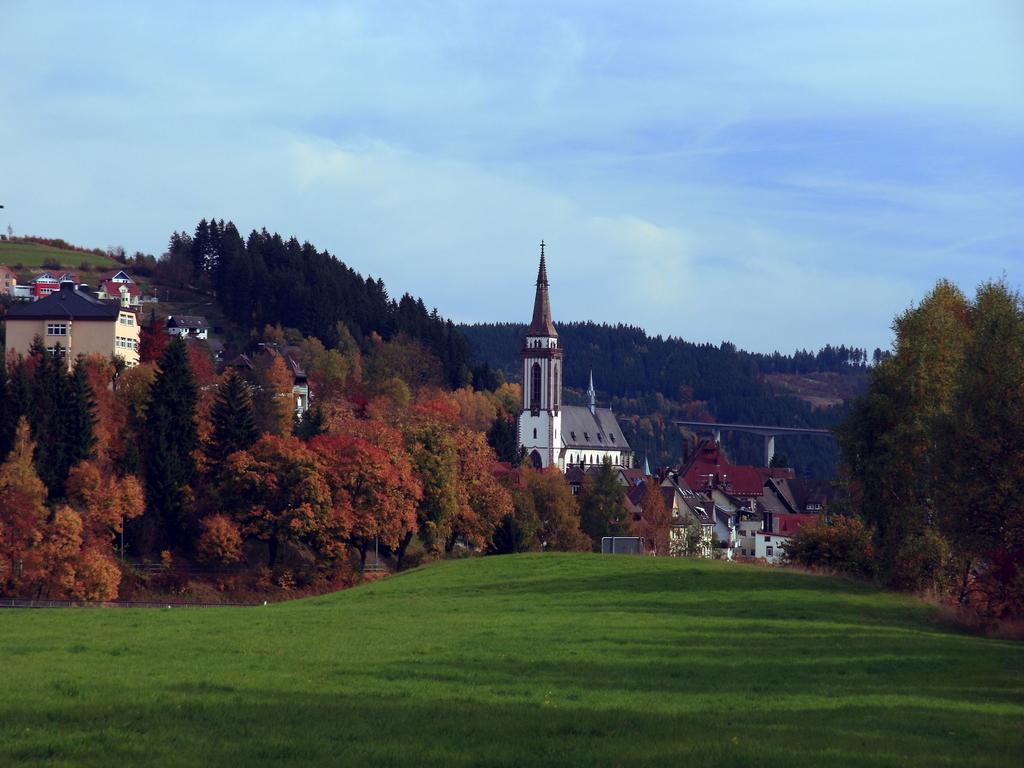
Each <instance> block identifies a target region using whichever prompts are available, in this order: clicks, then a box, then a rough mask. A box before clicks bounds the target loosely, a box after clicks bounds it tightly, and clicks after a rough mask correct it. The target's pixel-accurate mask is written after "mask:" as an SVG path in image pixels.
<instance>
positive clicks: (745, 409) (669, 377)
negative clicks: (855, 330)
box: [460, 322, 866, 477]
mask: <svg viewBox="0 0 1024 768" xmlns="http://www.w3.org/2000/svg"><path fill="white" fill-rule="evenodd" d="M556 326H557V328H558V334H559V339H560V343H561V345H562V347H563V348H564V349H565V351H566V354H565V363H564V365H565V368H564V383H565V386H566V388H567V391H566V393H565V399H566V402H567V403H573V402H574V401H575V402H577V403H581V402H582V397H583V395H582V392H583V390H585V389H586V387H587V382H588V379H589V376H590V371H591V370H593V372H594V383H595V385H596V386H597V389H598V398H599V404H600V405H606V406H611V407H612V408H613V409H614V410H615V411H616V413H617V414H618V415H619V417H620V419H622V421H623V425H622V427H623V432H624V434H625V435H626V437H627V439H628V440H629V441H630V445H631V446H632V447H633V450H634V451H635V452H636V455H638V456H643V455H644V454H645V453H647V454H649V456H650V460H651V462H652V463H653V464H655V465H656V466H664V465H667V464H670V463H678V462H679V461H680V460H681V459H682V458H683V453H684V445H683V434H682V432H681V430H680V429H679V428H678V427H676V426H675V425H674V424H673V423H672V420H673V419H681V420H686V421H705V420H706V421H718V422H734V423H736V422H738V423H754V424H774V425H780V426H791V427H817V428H826V429H827V428H830V427H832V426H834V425H835V424H836V423H838V422H839V420H840V419H841V418H842V416H843V415H844V414H845V412H846V406H833V407H831V408H820V409H814V408H812V407H811V406H810V405H809V404H808V403H807V402H806V401H804V400H802V399H800V398H798V397H796V396H795V395H790V394H786V393H783V392H778V391H776V390H775V389H773V387H772V386H771V385H770V384H768V383H767V382H766V381H765V380H764V378H763V374H764V373H766V372H776V371H791V370H815V371H830V370H851V369H857V370H859V369H860V368H861V367H863V365H864V363H865V360H866V352H865V351H864V350H861V349H855V348H848V347H845V346H840V347H825V348H824V349H823V350H821V351H820V352H818V353H816V354H813V355H812V354H810V353H799V352H798V353H796V354H794V355H793V356H783V355H778V354H776V355H755V354H751V353H748V352H743V351H740V350H737V349H736V348H735V346H734V345H732V344H729V343H722V344H721V345H717V346H716V345H714V344H695V343H693V342H688V341H684V340H682V339H678V338H674V337H668V338H663V337H661V336H648V335H647V334H646V333H645V332H644V331H643V330H642V329H640V328H636V327H633V326H627V325H605V324H598V323H592V322H586V323H556ZM460 328H461V330H462V332H463V333H464V334H465V335H466V337H467V338H468V339H469V340H470V341H471V342H472V345H473V350H474V353H475V355H476V356H477V359H478V360H480V361H482V363H486V364H489V365H490V366H492V367H493V368H495V369H499V370H501V371H503V372H504V373H505V375H506V376H507V377H508V378H510V379H511V380H513V381H514V380H516V379H517V377H518V375H519V373H518V368H519V351H520V348H521V347H522V343H523V338H524V334H525V330H526V327H525V326H524V325H522V324H518V323H489V324H477V325H466V326H460ZM573 390H575V392H574V391H573ZM726 442H727V446H728V448H729V450H730V455H731V456H732V458H733V459H734V460H736V461H739V462H746V463H752V464H757V463H760V462H761V461H763V455H764V445H763V443H762V440H761V438H759V437H756V436H750V435H726ZM776 447H777V449H778V450H779V451H780V452H783V451H784V452H785V454H786V455H787V456H788V457H789V458H790V459H792V461H793V466H794V468H795V469H796V470H797V472H798V473H799V474H801V475H803V476H809V477H834V476H835V473H836V466H837V461H838V451H837V450H836V447H835V445H834V444H833V443H832V441H830V440H820V439H819V440H816V439H813V438H799V437H797V438H792V437H790V438H779V439H778V441H777V444H776Z"/></svg>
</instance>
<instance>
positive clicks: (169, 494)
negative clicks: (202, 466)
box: [146, 339, 199, 549]
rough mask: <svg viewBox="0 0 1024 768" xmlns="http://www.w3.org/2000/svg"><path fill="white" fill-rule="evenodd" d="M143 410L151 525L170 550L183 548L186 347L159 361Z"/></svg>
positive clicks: (192, 405)
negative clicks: (155, 528)
mask: <svg viewBox="0 0 1024 768" xmlns="http://www.w3.org/2000/svg"><path fill="white" fill-rule="evenodd" d="M150 395H151V397H150V402H149V406H148V408H147V409H146V498H147V500H148V502H149V509H148V513H149V517H150V522H151V523H153V524H155V525H156V527H157V528H158V530H162V533H163V534H164V536H165V537H166V539H165V542H164V543H165V544H166V547H167V548H169V549H174V548H175V547H177V546H179V545H181V544H183V543H184V542H185V540H186V535H187V532H188V529H189V526H190V522H191V521H190V520H189V519H188V512H189V503H188V492H187V491H188V488H187V487H188V484H189V483H190V482H191V481H192V478H193V476H194V475H195V469H196V468H195V460H194V458H193V456H192V452H193V451H194V450H195V449H196V448H197V447H198V445H199V436H198V433H197V431H196V417H195V411H196V401H197V392H196V385H195V381H194V379H193V377H192V369H191V368H189V365H188V354H187V350H186V348H185V342H184V341H182V340H181V339H174V340H173V341H171V343H170V344H168V346H167V351H166V352H165V353H164V356H163V357H162V358H161V359H160V373H159V374H157V377H156V379H155V380H154V381H153V386H152V389H151V390H150ZM151 544H152V542H151Z"/></svg>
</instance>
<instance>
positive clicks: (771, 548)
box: [754, 514, 819, 563]
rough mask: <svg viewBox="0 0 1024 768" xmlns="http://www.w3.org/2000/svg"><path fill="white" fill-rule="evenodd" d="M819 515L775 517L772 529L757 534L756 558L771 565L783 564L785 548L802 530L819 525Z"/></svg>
mask: <svg viewBox="0 0 1024 768" xmlns="http://www.w3.org/2000/svg"><path fill="white" fill-rule="evenodd" d="M818 520H819V517H818V515H788V514H787V515H775V516H774V517H773V518H772V528H771V529H765V530H763V531H758V532H757V541H756V545H755V553H754V556H755V557H758V558H764V559H765V560H767V561H768V562H769V563H781V562H782V561H783V559H784V557H785V554H786V550H785V546H786V544H788V543H789V540H790V538H792V537H793V536H795V535H796V534H797V533H798V532H799V531H800V529H801V528H805V527H809V526H813V525H817V523H818Z"/></svg>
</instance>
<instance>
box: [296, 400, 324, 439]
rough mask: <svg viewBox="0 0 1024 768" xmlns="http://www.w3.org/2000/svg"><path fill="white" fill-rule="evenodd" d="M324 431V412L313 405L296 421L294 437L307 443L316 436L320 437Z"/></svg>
mask: <svg viewBox="0 0 1024 768" xmlns="http://www.w3.org/2000/svg"><path fill="white" fill-rule="evenodd" d="M325 429H326V426H325V423H324V412H323V410H322V409H321V408H320V406H319V405H314V406H313V407H312V408H308V409H306V412H305V413H303V414H302V418H301V419H299V418H297V419H296V424H295V436H296V437H299V438H301V439H303V440H305V441H306V442H307V443H308V442H309V441H310V440H312V439H313V438H314V437H316V436H317V435H322V434H323V433H324V431H325Z"/></svg>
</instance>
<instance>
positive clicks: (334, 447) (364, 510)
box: [310, 425, 423, 564]
mask: <svg viewBox="0 0 1024 768" xmlns="http://www.w3.org/2000/svg"><path fill="white" fill-rule="evenodd" d="M373 432H374V434H373V435H372V436H371V438H370V439H367V438H366V437H357V436H353V435H321V436H318V437H315V438H313V440H311V441H310V447H311V448H312V449H313V450H314V451H316V452H317V453H318V454H319V455H320V458H321V461H322V462H323V466H324V468H325V470H326V473H327V476H328V478H329V480H330V483H331V487H332V489H333V491H334V494H335V498H347V500H348V502H349V504H350V505H351V509H352V527H351V529H350V532H349V541H350V542H351V543H352V545H353V546H354V547H355V548H356V549H357V550H358V552H359V559H360V562H361V563H363V564H365V563H366V553H367V550H368V548H369V545H370V543H371V542H372V541H373V540H374V539H377V540H378V541H379V542H380V543H381V544H383V545H384V546H385V547H388V548H389V549H396V548H397V547H398V546H399V544H400V543H401V541H402V540H403V539H404V538H405V536H406V535H407V534H410V533H412V532H413V531H415V530H416V505H417V503H418V502H419V501H420V499H421V498H422V495H423V491H422V486H421V485H420V482H419V480H418V479H417V478H416V477H415V475H414V473H413V468H412V463H411V462H410V461H409V457H408V455H407V454H406V452H405V450H404V448H403V447H402V440H401V434H400V433H398V432H397V430H394V429H391V428H389V427H386V426H384V425H378V426H377V428H376V429H374V430H373ZM373 438H376V439H373Z"/></svg>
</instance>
